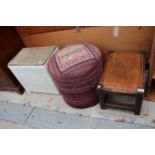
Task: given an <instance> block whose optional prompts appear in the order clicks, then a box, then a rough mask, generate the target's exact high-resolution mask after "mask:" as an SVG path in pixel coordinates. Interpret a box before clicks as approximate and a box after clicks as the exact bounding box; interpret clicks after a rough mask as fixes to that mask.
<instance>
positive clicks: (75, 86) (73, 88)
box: [48, 43, 103, 108]
mask: <svg viewBox="0 0 155 155" xmlns="http://www.w3.org/2000/svg"><path fill="white" fill-rule="evenodd" d="M48 68H49V72H50V74H51V76H52V79H53V80H54V81H55V84H56V86H57V87H58V89H59V91H60V92H61V94H62V95H63V98H64V100H65V101H66V102H67V103H68V104H69V105H71V106H73V107H76V108H86V107H89V106H92V105H95V104H96V103H97V102H98V98H97V94H96V86H97V83H98V80H99V78H100V76H101V72H102V68H103V66H102V55H101V52H100V50H99V49H98V48H97V47H96V46H94V45H93V44H90V43H83V44H75V45H69V46H66V47H64V48H62V49H60V50H59V51H57V52H56V53H55V54H54V55H53V56H52V58H51V59H50V61H49V63H48Z"/></svg>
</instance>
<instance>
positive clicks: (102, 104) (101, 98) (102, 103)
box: [97, 85, 107, 109]
mask: <svg viewBox="0 0 155 155" xmlns="http://www.w3.org/2000/svg"><path fill="white" fill-rule="evenodd" d="M97 94H98V97H99V102H100V107H101V109H106V108H107V106H106V105H105V98H106V94H105V93H104V91H103V90H102V85H98V87H97Z"/></svg>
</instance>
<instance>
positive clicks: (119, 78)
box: [100, 52, 144, 93]
mask: <svg viewBox="0 0 155 155" xmlns="http://www.w3.org/2000/svg"><path fill="white" fill-rule="evenodd" d="M100 84H102V85H103V89H104V90H106V91H111V92H118V93H136V92H137V90H138V89H141V88H143V87H144V56H143V55H142V54H140V53H137V52H136V53H135V52H112V53H110V54H109V55H108V56H107V59H106V62H105V65H104V70H103V74H102V77H101V80H100Z"/></svg>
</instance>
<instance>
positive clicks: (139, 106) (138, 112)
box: [135, 93, 143, 115]
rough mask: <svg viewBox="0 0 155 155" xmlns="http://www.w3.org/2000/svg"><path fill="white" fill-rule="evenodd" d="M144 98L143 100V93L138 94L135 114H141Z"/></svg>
mask: <svg viewBox="0 0 155 155" xmlns="http://www.w3.org/2000/svg"><path fill="white" fill-rule="evenodd" d="M142 100H143V94H140V93H138V94H136V103H135V104H136V105H135V115H139V114H140V111H141V106H142Z"/></svg>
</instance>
